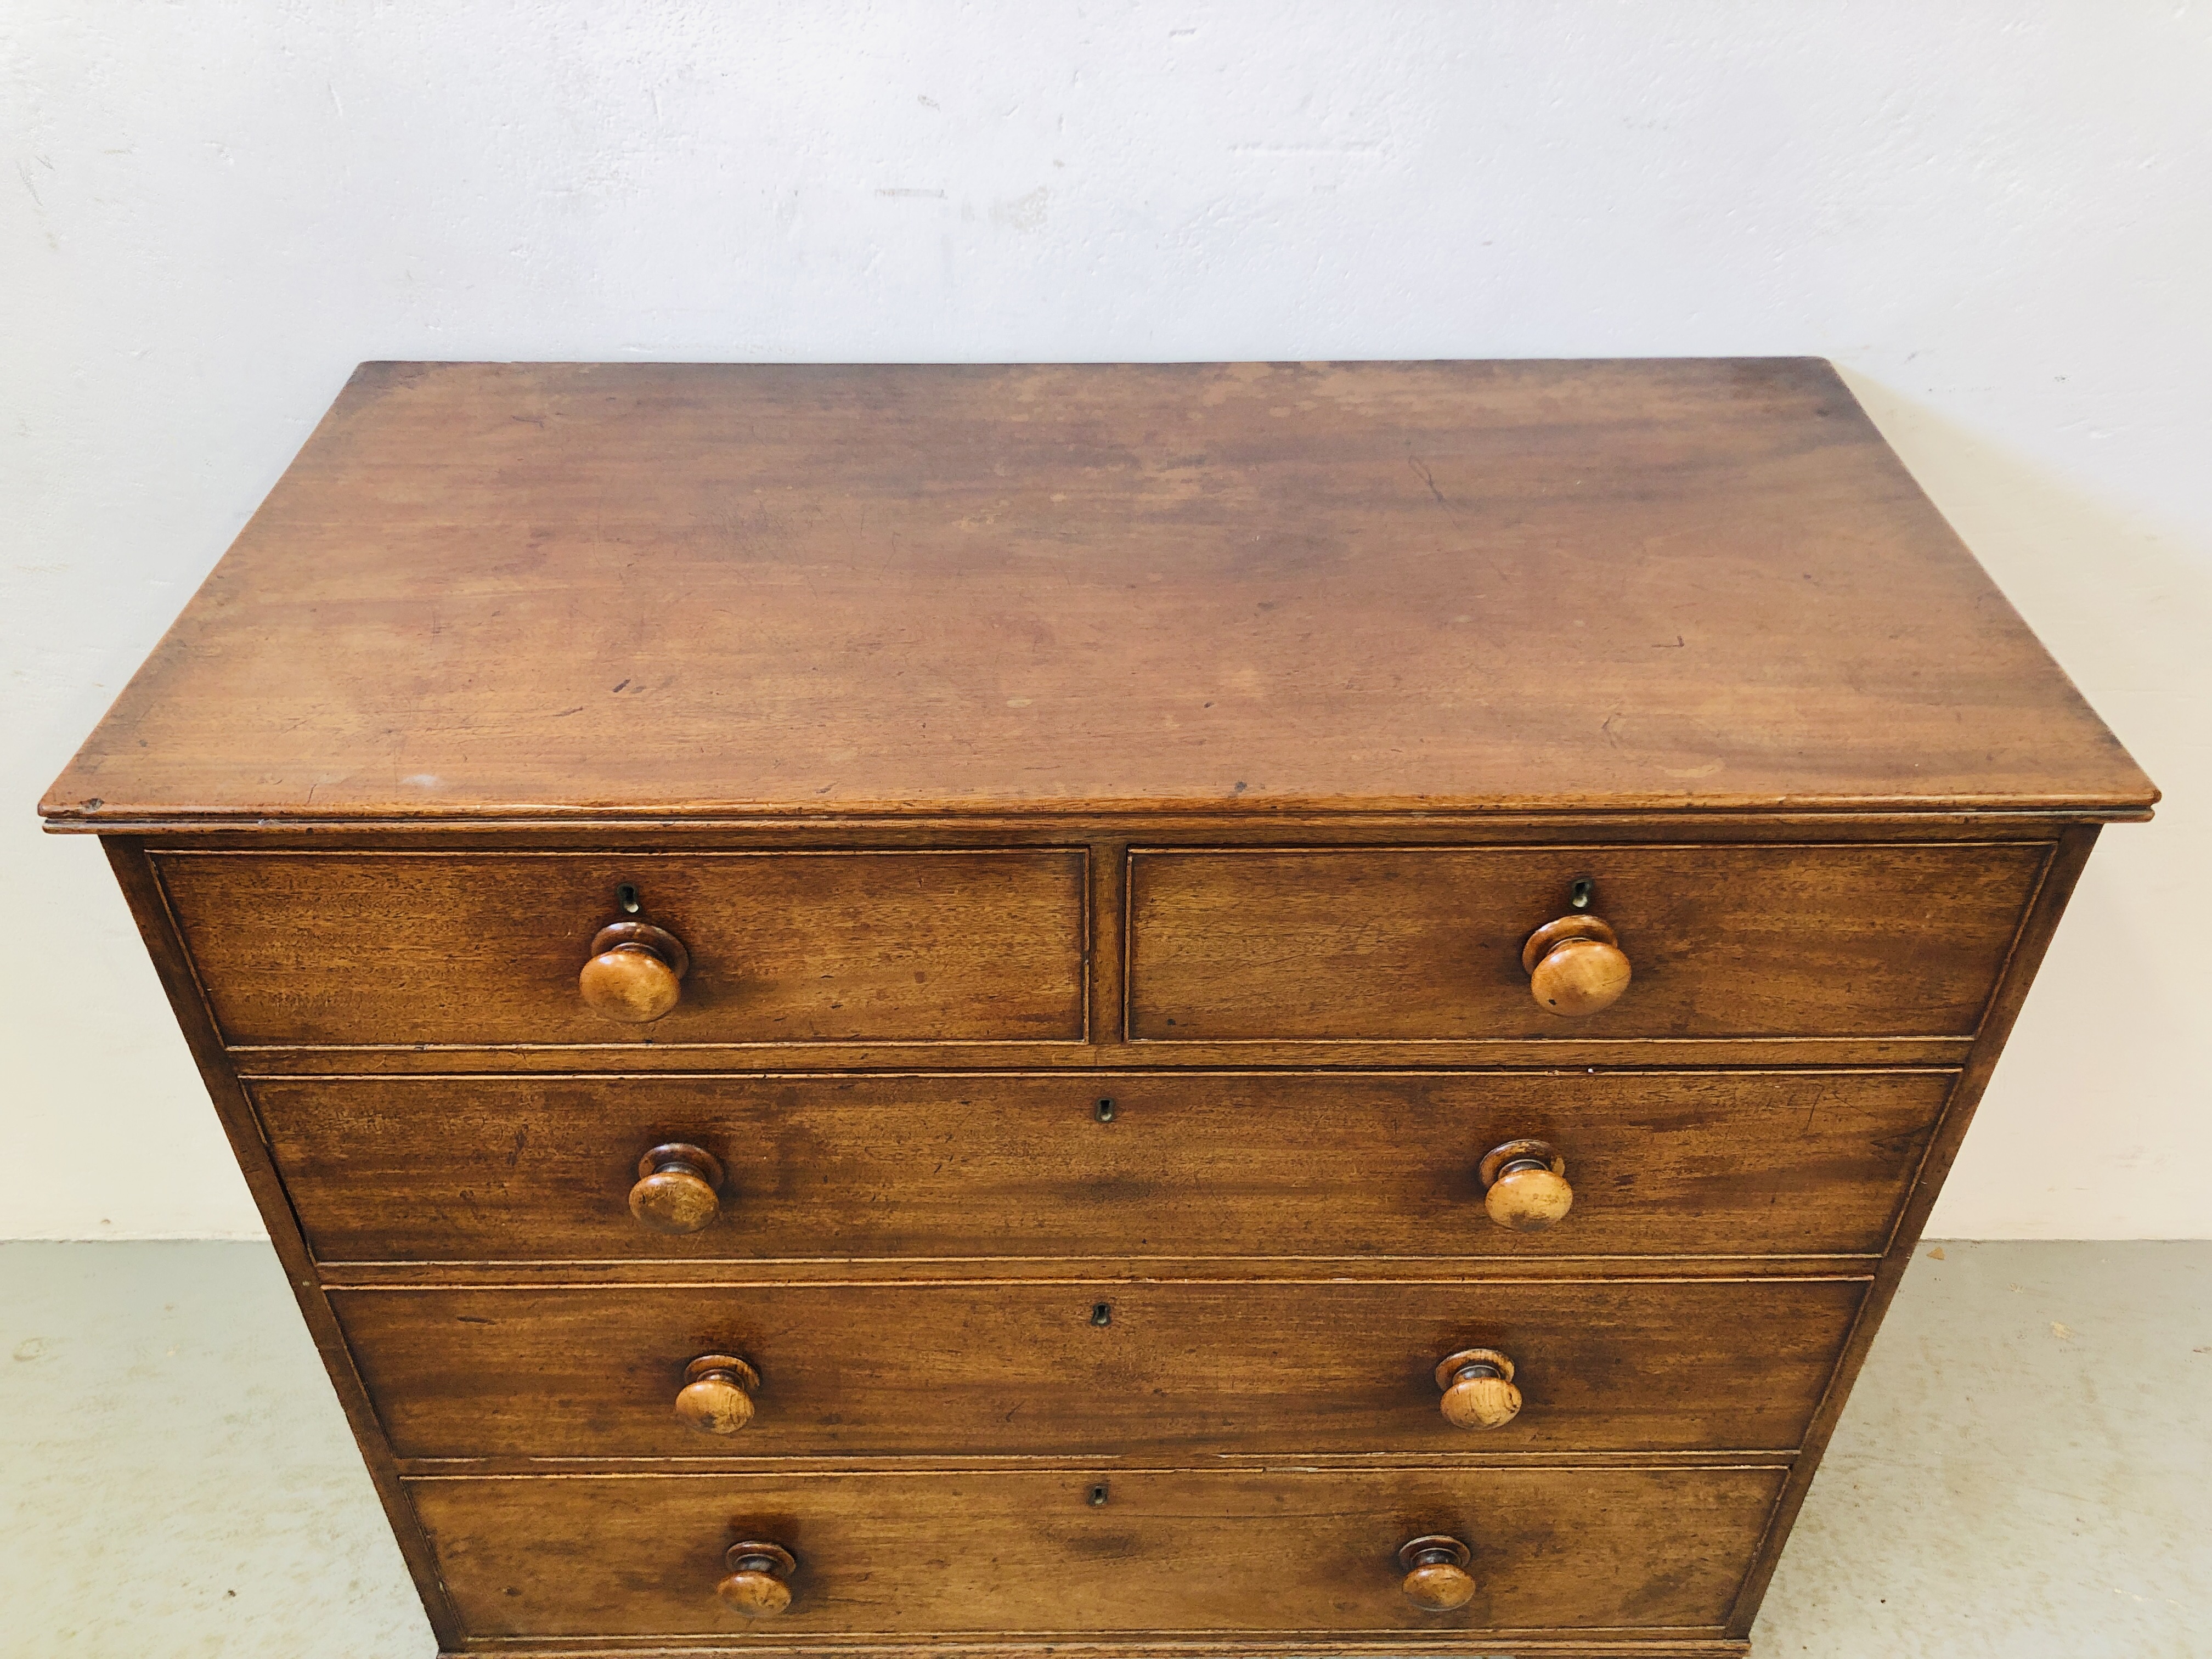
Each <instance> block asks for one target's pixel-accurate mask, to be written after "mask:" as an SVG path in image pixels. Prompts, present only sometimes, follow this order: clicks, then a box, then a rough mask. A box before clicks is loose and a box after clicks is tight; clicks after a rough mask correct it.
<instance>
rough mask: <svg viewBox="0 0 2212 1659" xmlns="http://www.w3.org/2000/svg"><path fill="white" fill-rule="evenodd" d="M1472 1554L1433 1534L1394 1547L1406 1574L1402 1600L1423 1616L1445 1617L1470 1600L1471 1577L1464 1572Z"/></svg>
mask: <svg viewBox="0 0 2212 1659" xmlns="http://www.w3.org/2000/svg"><path fill="white" fill-rule="evenodd" d="M1472 1555H1473V1552H1472V1551H1470V1550H1469V1549H1468V1547H1467V1546H1466V1545H1464V1544H1462V1543H1461V1542H1460V1541H1459V1540H1458V1539H1456V1538H1449V1537H1446V1536H1445V1535H1444V1534H1442V1533H1434V1534H1431V1535H1429V1536H1428V1537H1426V1538H1415V1539H1412V1540H1410V1541H1407V1542H1406V1543H1403V1544H1401V1545H1400V1546H1399V1547H1398V1565H1400V1566H1401V1567H1403V1568H1404V1569H1405V1570H1406V1583H1405V1591H1406V1599H1407V1601H1411V1602H1412V1603H1413V1605H1414V1606H1415V1607H1419V1608H1420V1609H1421V1611H1422V1612H1424V1613H1449V1612H1451V1611H1452V1610H1453V1609H1455V1608H1456V1607H1465V1606H1466V1605H1467V1604H1468V1602H1470V1601H1473V1600H1474V1574H1472V1573H1470V1572H1469V1571H1468V1570H1467V1564H1468V1560H1469V1559H1471V1557H1472Z"/></svg>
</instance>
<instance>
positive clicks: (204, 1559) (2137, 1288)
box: [0, 1243, 2212, 1659]
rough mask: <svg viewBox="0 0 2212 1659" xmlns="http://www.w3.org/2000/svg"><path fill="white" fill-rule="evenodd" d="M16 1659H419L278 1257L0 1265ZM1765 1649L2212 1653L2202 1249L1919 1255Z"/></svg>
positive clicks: (74, 1255) (420, 1632)
mask: <svg viewBox="0 0 2212 1659" xmlns="http://www.w3.org/2000/svg"><path fill="white" fill-rule="evenodd" d="M0 1354H4V1355H5V1356H7V1357H6V1358H4V1359H0V1651H4V1652H5V1653H7V1654H9V1655H13V1654H18V1653H20V1654H24V1655H31V1654H40V1655H45V1654H50V1653H51V1654H62V1653H66V1654H69V1655H71V1656H82V1659H107V1656H114V1659H171V1656H177V1659H185V1656H197V1655H208V1656H216V1655H221V1656H224V1659H325V1656H327V1659H427V1656H428V1655H430V1654H431V1653H433V1652H434V1651H435V1644H434V1643H433V1642H432V1640H431V1638H430V1632H429V1629H428V1626H427V1625H426V1624H425V1623H424V1622H423V1619H422V1611H421V1609H420V1607H418V1605H417V1604H416V1601H415V1596H414V1592H413V1591H412V1589H410V1587H409V1584H408V1582H407V1576H406V1573H405V1571H404V1570H403V1568H402V1567H401V1565H400V1562H399V1553H398V1550H397V1549H396V1548H395V1547H393V1545H392V1540H391V1537H390V1535H389V1534H387V1533H386V1530H385V1527H384V1520H383V1516H382V1515H381V1513H380V1510H378V1508H377V1505H376V1501H375V1498H374V1495H373V1494H372V1492H371V1491H370V1489H369V1484H368V1477H367V1475H365V1474H363V1473H362V1468H361V1464H360V1462H358V1460H357V1459H356V1456H355V1455H354V1450H353V1446H352V1443H351V1441H350V1440H349V1438H348V1437H347V1434H346V1430H345V1424H344V1420H343V1418H342V1417H341V1416H340V1414H339V1413H338V1409H337V1403H336V1401H334V1400H333V1399H332V1398H331V1392H330V1389H329V1386H328V1384H327V1383H325V1381H324V1379H323V1375H322V1370H321V1368H320V1367H319V1365H318V1364H317V1363H316V1361H315V1357H314V1353H313V1349H312V1348H311V1347H310V1346H308V1342H307V1336H306V1334H305V1333H304V1332H303V1331H302V1329H301V1326H300V1322H299V1318H298V1316H297V1314H296V1312H295V1310H294V1308H293V1305H292V1302H291V1298H290V1297H289V1295H288V1294H287V1293H286V1291H285V1287H284V1282H283V1275H282V1274H281V1273H279V1272H278V1270H277V1267H276V1260H275V1258H274V1257H273V1256H272V1255H270V1252H269V1251H268V1250H267V1249H265V1248H264V1247H262V1246H259V1245H248V1244H216V1243H173V1244H21V1243H18V1244H7V1245H0ZM1753 1646H1754V1651H1755V1652H1756V1653H1757V1654H1759V1655H1760V1656H1762V1659H1784V1656H1801V1655H1811V1656H1818V1659H1869V1656H1879V1659H1914V1656H1927V1659H1966V1656H1975V1659H1980V1656H2002V1659H2033V1656H2041V1655H2051V1656H2059V1655H2063V1656H2066V1659H2093V1656H2104V1655H2111V1656H2114V1659H2119V1656H2126V1659H2169V1656H2171V1659H2190V1656H2203V1655H2206V1654H2212V1243H2203V1244H1959V1243H1952V1244H1947V1245H1943V1246H1942V1247H1940V1255H1939V1254H1938V1252H1937V1250H1936V1249H1933V1248H1931V1247H1929V1246H1926V1245H1923V1247H1922V1249H1921V1252H1920V1255H1919V1258H1918V1259H1917V1261H1915V1262H1914V1263H1913V1265H1912V1268H1911V1273H1909V1274H1908V1275H1907V1277H1906V1279H1905V1289H1904V1291H1903V1293H1902V1295H1901V1296H1900V1297H1899V1300H1898V1304H1897V1307H1896V1309H1895V1310H1894V1311H1893V1313H1892V1314H1891V1316H1890V1318H1889V1322H1888V1323H1887V1327H1886V1328H1884V1330H1883V1332H1882V1335H1881V1340H1880V1341H1879V1342H1878V1343H1877V1344H1876V1345H1875V1352H1874V1358H1873V1360H1872V1362H1871V1363H1870V1364H1869V1366H1868V1368H1867V1370H1866V1374H1865V1376H1863V1378H1862V1379H1861V1381H1860V1383H1859V1387H1858V1389H1857V1393H1856V1394H1855V1395H1854V1396H1853V1399H1852V1401H1851V1407H1850V1412H1849V1413H1847V1415H1846V1417H1845V1419H1844V1425H1843V1427H1842V1430H1841V1431H1840V1432H1839V1433H1838V1436H1837V1439H1836V1443H1835V1446H1834V1448H1833V1449H1832V1451H1831V1453H1830V1455H1829V1457H1828V1460H1827V1463H1826V1467H1825V1468H1823V1469H1822V1470H1821V1473H1820V1478H1819V1479H1818V1480H1816V1481H1815V1482H1814V1487H1813V1493H1812V1497H1811V1499H1810V1500H1809V1502H1808V1504H1807V1507H1806V1510H1805V1513H1804V1516H1803V1518H1802V1521H1801V1522H1799V1524H1798V1527H1797V1531H1796V1536H1795V1538H1794V1539H1793V1540H1792V1541H1791V1544H1790V1552H1789V1553H1788V1554H1787V1556H1786V1557H1785V1558H1784V1561H1783V1565H1782V1571H1781V1572H1780V1574H1779V1576H1778V1577H1777V1578H1776V1580H1775V1583H1774V1589H1773V1592H1772V1594H1771V1595H1769V1597H1768V1598H1767V1603H1766V1610H1765V1614H1764V1616H1763V1617H1762V1619H1761V1620H1760V1622H1759V1628H1758V1630H1757V1632H1756V1633H1755V1640H1754V1644H1753Z"/></svg>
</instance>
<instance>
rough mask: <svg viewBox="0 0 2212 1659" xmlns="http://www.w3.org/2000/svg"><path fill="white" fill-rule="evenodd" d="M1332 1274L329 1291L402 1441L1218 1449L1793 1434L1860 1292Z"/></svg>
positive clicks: (1725, 1442)
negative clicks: (1280, 1279) (712, 1369)
mask: <svg viewBox="0 0 2212 1659" xmlns="http://www.w3.org/2000/svg"><path fill="white" fill-rule="evenodd" d="M1316 1280H1317V1281H1318V1282H1310V1283H1306V1284H1251V1283H1245V1282H1240V1281H1237V1280H1227V1281H1224V1280H1215V1281H1212V1282H1206V1283H1170V1284H1156V1283H1144V1282H1130V1281H1128V1280H1127V1279H1119V1278H1109V1277H1101V1278H1100V1279H1096V1280H1094V1281H1092V1282H1091V1283H1089V1284H1080V1283H1078V1284H1055V1285H1029V1284H1023V1283H1019V1282H1012V1283H1009V1282H1003V1281H1000V1282H993V1281H984V1282H981V1283H973V1284H939V1285H732V1286H708V1285H701V1286H696V1287H691V1288H686V1289H680V1290H670V1289H654V1288H649V1287H646V1286H641V1285H632V1286H626V1287H623V1288H621V1289H611V1290H599V1291H592V1290H574V1291H520V1290H452V1291H447V1290H410V1291H398V1290H386V1291H332V1292H331V1302H332V1304H333V1305H334V1306H335V1307H336V1308H337V1312H338V1318H339V1320H340V1322H342V1323H343V1325H344V1327H345V1330H346V1335H347V1339H348V1340H349V1341H350V1342H351V1344H352V1345H353V1350H354V1353H355V1355H356V1362H357V1363H358V1364H359V1365H360V1367H361V1370H362V1376H364V1377H365V1378H366V1379H367V1381H368V1386H369V1390H370V1392H371V1394H372V1395H374V1397H375V1399H376V1401H377V1408H378V1412H379V1414H380V1417H381V1419H382V1421H383V1423H384V1425H385V1430H386V1433H387V1434H389V1435H390V1436H391V1437H392V1447H393V1449H394V1450H395V1451H396V1452H397V1453H398V1455H400V1456H401V1457H404V1458H441V1457H569V1458H575V1457H623V1458H646V1457H653V1458H659V1457H677V1458H681V1457H700V1456H707V1455H713V1456H732V1457H855V1458H863V1459H881V1458H908V1457H928V1456H933V1455H935V1456H948V1455H960V1456H1051V1457H1063V1458H1083V1457H1103V1456H1116V1457H1120V1456H1137V1457H1196V1458H1206V1459H1210V1458H1212V1457H1216V1456H1225V1455H1232V1454H1242V1453H1276V1454H1281V1455H1318V1454H1331V1455H1342V1454H1347V1453H1364V1452H1419V1451H1439V1452H1461V1451H1467V1450H1470V1449H1480V1450H1483V1451H1486V1452H1490V1451H1547V1450H1552V1451H1615V1450H1618V1451H1717V1450H1765V1451H1781V1452H1787V1451H1789V1450H1790V1449H1793V1448H1795V1447H1796V1444H1797V1443H1798V1441H1799V1439H1800V1438H1802V1436H1803V1434H1804V1431H1805V1425H1806V1424H1807V1423H1808V1421H1809V1420H1810V1419H1811V1416H1812V1413H1813V1408H1814V1406H1815V1405H1816V1404H1817V1403H1818V1402H1819V1401H1820V1395H1821V1394H1822V1392H1823V1390H1824V1389H1826V1386H1827V1379H1828V1372H1829V1370H1830V1368H1831V1367H1832V1365H1833V1364H1834V1361H1835V1355H1836V1352H1837V1350H1838V1347H1839V1346H1841V1345H1842V1342H1843V1339H1844V1333H1845V1332H1846V1331H1847V1330H1848V1329H1849V1328H1850V1322H1851V1317H1852V1316H1853V1314H1854V1313H1855V1312H1856V1311H1857V1308H1858V1304H1859V1298H1860V1297H1861V1296H1862V1295H1863V1292H1864V1290H1865V1283H1864V1281H1863V1279H1769V1280H1759V1279H1747V1280H1739V1281H1735V1282H1729V1283H1719V1284H1700V1283H1684V1282H1680V1281H1677V1282H1673V1283H1657V1284H1650V1283H1626V1284H1623V1283H1613V1284H1598V1285H1541V1284H1539V1285H1530V1284H1485V1283H1482V1282H1480V1281H1473V1282H1468V1281H1462V1282H1458V1283H1435V1282H1431V1283H1427V1284H1411V1285H1408V1284H1384V1285H1363V1284H1357V1283H1343V1282H1334V1281H1328V1280H1323V1279H1321V1278H1320V1276H1319V1275H1316ZM1100 1304H1104V1305H1106V1306H1107V1307H1108V1308H1109V1309H1110V1310H1111V1318H1110V1322H1109V1323H1107V1324H1104V1325H1097V1324H1094V1323H1093V1322H1092V1318H1091V1315H1092V1310H1093V1309H1094V1308H1096V1307H1097V1306H1098V1305H1100ZM1474 1346H1483V1347H1490V1348H1498V1349H1503V1350H1504V1351H1505V1352H1509V1353H1510V1354H1511V1355H1512V1356H1513V1363H1514V1366H1515V1371H1514V1380H1515V1383H1516V1384H1517V1386H1518V1387H1519V1388H1520V1389H1521V1391H1522V1401H1523V1403H1522V1409H1521V1412H1520V1414H1519V1415H1518V1417H1516V1419H1514V1420H1513V1421H1511V1422H1510V1423H1508V1424H1505V1425H1502V1426H1499V1427H1497V1428H1494V1429H1492V1430H1491V1431H1487V1432H1486V1433H1485V1434H1484V1435H1483V1436H1482V1437H1481V1443H1480V1448H1474V1447H1471V1446H1470V1445H1469V1443H1468V1437H1467V1436H1466V1435H1464V1434H1463V1433H1462V1432H1461V1431H1458V1430H1456V1429H1455V1428H1454V1427H1453V1426H1452V1425H1450V1424H1449V1422H1447V1421H1446V1420H1445V1419H1444V1418H1443V1414H1442V1413H1439V1411H1438V1410H1437V1383H1436V1369H1437V1362H1438V1361H1439V1360H1441V1359H1443V1358H1445V1357H1447V1356H1448V1355H1450V1354H1452V1353H1454V1352H1458V1351H1460V1350H1462V1349H1466V1348H1468V1347H1474ZM710 1353H729V1354H742V1355H744V1358H746V1359H747V1360H748V1361H750V1363H751V1364H752V1366H753V1367H754V1369H755V1370H757V1371H758V1373H759V1375H760V1378H761V1382H760V1386H759V1388H758V1389H757V1390H755V1391H754V1394H753V1407H754V1415H753V1418H752V1420H751V1422H750V1425H748V1426H747V1427H746V1429H745V1431H744V1437H743V1443H742V1444H740V1443H738V1442H736V1441H731V1442H729V1443H715V1444H712V1445H706V1444H702V1443H701V1440H700V1437H699V1436H698V1435H696V1433H694V1432H693V1431H691V1430H690V1428H687V1427H686V1426H685V1425H684V1424H682V1423H680V1422H679V1421H678V1420H677V1419H676V1417H675V1414H674V1413H672V1412H671V1409H670V1401H671V1400H672V1399H673V1397H674V1395H675V1394H676V1391H677V1390H678V1389H679V1388H680V1387H682V1386H683V1383H684V1371H685V1367H686V1364H688V1363H689V1362H690V1361H691V1360H692V1359H693V1358H694V1357H695V1356H696V1355H700V1354H710Z"/></svg>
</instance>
